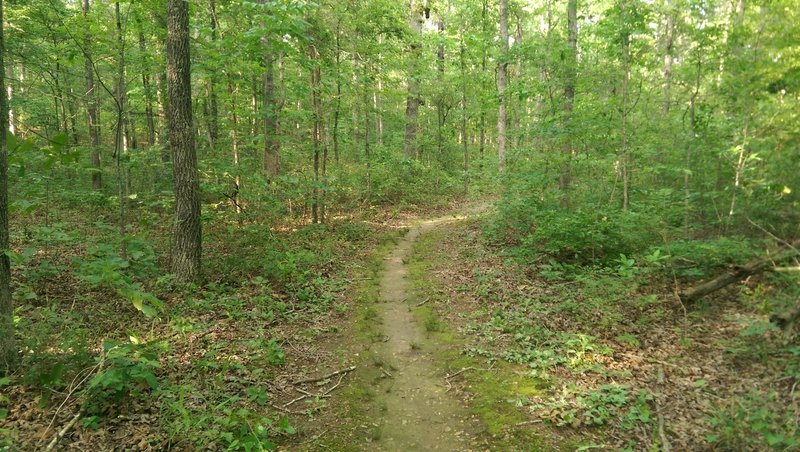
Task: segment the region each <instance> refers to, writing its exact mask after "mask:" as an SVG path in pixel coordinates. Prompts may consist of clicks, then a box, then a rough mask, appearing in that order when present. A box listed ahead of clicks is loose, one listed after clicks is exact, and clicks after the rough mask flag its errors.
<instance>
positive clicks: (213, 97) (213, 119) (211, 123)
mask: <svg viewBox="0 0 800 452" xmlns="http://www.w3.org/2000/svg"><path fill="white" fill-rule="evenodd" d="M209 9H210V13H211V42H212V43H213V42H216V41H217V33H218V32H217V29H218V28H219V22H218V21H217V4H216V2H215V0H209ZM215 74H216V71H212V72H211V77H210V78H209V81H208V107H209V112H208V114H209V118H208V136H209V138H210V139H211V147H212V148H215V147H216V146H217V143H218V142H219V107H218V103H219V102H218V100H217V77H216V75H215Z"/></svg>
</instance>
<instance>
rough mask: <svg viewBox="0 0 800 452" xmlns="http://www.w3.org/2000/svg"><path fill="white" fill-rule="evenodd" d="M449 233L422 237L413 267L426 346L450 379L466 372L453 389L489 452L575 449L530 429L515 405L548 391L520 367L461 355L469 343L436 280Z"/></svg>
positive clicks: (417, 309)
mask: <svg viewBox="0 0 800 452" xmlns="http://www.w3.org/2000/svg"><path fill="white" fill-rule="evenodd" d="M446 228H447V226H446V225H445V226H443V227H441V228H439V229H437V230H434V231H431V232H430V233H428V234H425V235H423V236H422V237H420V239H419V240H418V241H417V242H416V244H415V246H414V250H413V253H412V256H411V259H410V262H409V278H410V280H411V285H412V287H413V289H412V291H413V299H412V300H411V301H412V305H415V304H421V303H422V304H421V305H420V306H418V307H415V308H414V313H415V315H416V316H417V318H418V319H419V321H420V322H421V323H422V324H423V325H424V326H425V329H426V331H427V332H428V340H427V342H426V343H425V344H424V345H423V346H424V347H426V349H428V351H429V352H431V353H433V354H434V355H435V356H436V357H437V359H438V360H439V361H440V362H441V363H442V365H443V367H446V368H447V369H449V371H448V375H454V374H455V373H457V372H459V371H462V370H463V369H468V370H464V371H463V372H461V373H460V374H458V375H457V376H454V377H453V378H452V379H451V380H450V383H451V384H453V385H454V386H458V388H459V390H461V391H463V393H464V395H465V397H466V398H467V399H469V406H470V411H471V413H472V414H474V415H476V416H478V418H479V419H480V421H481V422H482V423H483V426H484V428H485V432H484V434H485V443H486V445H487V446H488V447H489V449H491V450H530V451H533V450H572V449H574V448H573V447H571V445H570V444H562V445H557V444H553V443H552V442H550V440H549V438H548V437H547V436H545V434H543V433H542V432H538V431H537V430H535V429H533V428H531V426H530V425H529V424H528V423H527V420H528V419H529V418H528V416H527V415H526V414H525V413H524V412H523V411H522V410H521V409H520V408H519V407H518V406H517V405H516V404H515V400H518V399H520V398H525V397H530V396H535V395H537V394H539V393H540V391H541V390H542V389H543V388H544V386H545V385H544V383H543V382H542V381H539V380H536V379H533V378H530V377H528V376H527V375H526V373H525V369H523V368H521V367H520V366H516V365H513V364H509V363H505V362H500V361H495V362H489V361H487V360H485V359H483V358H480V357H471V356H468V355H466V354H464V353H462V351H463V349H464V345H465V340H464V338H463V337H461V336H460V335H459V333H458V331H457V330H456V328H455V327H454V325H452V324H451V323H450V322H449V320H448V318H450V317H451V316H452V315H453V314H455V313H454V312H448V310H452V309H454V308H455V307H456V306H455V305H453V304H452V300H448V299H447V297H445V296H444V291H443V290H441V289H442V286H441V285H442V284H443V282H442V281H440V280H438V279H437V278H435V274H436V273H435V271H436V268H438V267H441V266H442V265H446V264H447V261H448V256H446V255H443V254H441V253H438V252H437V250H436V246H435V245H436V243H437V241H438V240H440V239H441V238H442V237H443V236H444V235H445V234H446V233H447V232H446V231H447V229H446ZM415 300H416V303H414V302H415Z"/></svg>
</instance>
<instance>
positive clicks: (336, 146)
mask: <svg viewBox="0 0 800 452" xmlns="http://www.w3.org/2000/svg"><path fill="white" fill-rule="evenodd" d="M341 35H342V31H341V20H338V21H337V22H336V50H335V52H336V55H335V58H336V67H335V70H336V102H335V103H334V110H333V159H334V161H335V162H336V164H337V165H338V164H339V116H340V115H341V112H342V79H341V76H342V68H341V64H342V47H341Z"/></svg>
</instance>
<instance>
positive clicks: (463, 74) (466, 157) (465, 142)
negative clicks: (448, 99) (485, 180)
mask: <svg viewBox="0 0 800 452" xmlns="http://www.w3.org/2000/svg"><path fill="white" fill-rule="evenodd" d="M466 52H467V49H466V46H465V45H464V33H463V31H462V32H461V36H460V43H459V58H460V63H461V64H460V65H461V144H462V146H463V147H464V195H467V194H468V193H469V140H467V60H466Z"/></svg>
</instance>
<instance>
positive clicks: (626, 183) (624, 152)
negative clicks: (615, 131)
mask: <svg viewBox="0 0 800 452" xmlns="http://www.w3.org/2000/svg"><path fill="white" fill-rule="evenodd" d="M625 2H626V0H621V1H620V10H621V17H622V24H620V25H621V27H622V114H621V116H622V123H621V126H620V135H621V136H622V149H621V153H620V154H621V155H620V168H621V172H622V210H628V209H629V208H630V164H631V162H630V150H629V149H628V113H629V112H628V104H629V93H628V91H629V86H628V85H629V84H630V78H631V72H630V53H631V38H630V34H629V32H628V31H627V28H626V27H627V24H626V23H625Z"/></svg>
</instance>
